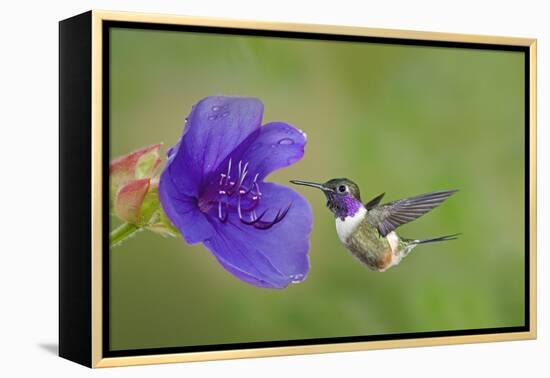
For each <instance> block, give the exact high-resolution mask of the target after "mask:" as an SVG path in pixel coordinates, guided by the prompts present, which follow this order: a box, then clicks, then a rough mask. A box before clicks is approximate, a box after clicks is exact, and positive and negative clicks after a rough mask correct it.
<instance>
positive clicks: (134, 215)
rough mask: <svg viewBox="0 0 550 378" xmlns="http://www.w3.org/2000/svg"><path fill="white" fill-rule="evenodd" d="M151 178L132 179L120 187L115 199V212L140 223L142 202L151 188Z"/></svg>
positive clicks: (127, 219)
mask: <svg viewBox="0 0 550 378" xmlns="http://www.w3.org/2000/svg"><path fill="white" fill-rule="evenodd" d="M149 181H150V180H149V179H148V178H145V179H141V180H134V181H130V182H129V183H127V184H126V185H124V186H123V187H121V188H120V190H119V191H118V192H117V194H116V199H115V206H114V208H115V214H116V215H117V216H118V217H119V218H120V219H122V220H125V221H126V222H128V223H132V224H139V220H140V212H141V204H142V203H143V199H144V198H145V195H146V194H147V191H148V190H149Z"/></svg>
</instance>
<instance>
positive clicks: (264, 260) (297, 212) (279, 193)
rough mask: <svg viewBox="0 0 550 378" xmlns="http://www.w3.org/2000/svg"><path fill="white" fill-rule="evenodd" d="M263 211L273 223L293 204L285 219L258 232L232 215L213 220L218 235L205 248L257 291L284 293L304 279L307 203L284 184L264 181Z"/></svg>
mask: <svg viewBox="0 0 550 378" xmlns="http://www.w3.org/2000/svg"><path fill="white" fill-rule="evenodd" d="M261 188H262V200H261V202H260V206H259V207H258V209H257V210H258V212H259V213H261V212H263V211H264V210H267V213H266V215H265V220H268V221H269V220H272V219H273V218H274V217H275V216H276V214H277V211H278V210H280V209H285V208H287V207H288V205H289V204H291V207H290V210H289V211H288V213H287V214H286V216H285V218H284V219H283V220H282V221H281V222H279V223H277V224H275V225H274V226H273V227H271V228H269V229H264V230H260V229H257V228H255V227H253V226H250V225H245V224H243V223H242V222H240V220H239V218H238V217H237V215H236V214H232V216H231V217H229V219H228V220H227V221H226V222H225V223H222V222H219V221H218V220H217V219H213V221H212V224H214V226H215V229H216V233H215V234H213V235H212V237H211V238H209V239H207V240H205V242H204V244H205V245H206V247H207V248H208V249H210V251H212V253H213V254H214V255H215V256H216V258H217V259H218V261H219V262H220V263H221V264H222V265H223V267H224V268H225V269H227V270H228V271H229V272H230V273H232V274H233V275H235V276H237V277H238V278H240V279H241V280H243V281H245V282H247V283H250V284H252V285H255V286H259V287H270V288H277V289H282V288H285V287H286V286H288V285H289V284H290V283H292V282H300V281H302V280H304V279H305V277H306V275H307V273H308V271H309V257H308V255H307V252H308V250H309V234H310V233H311V225H312V212H311V207H310V206H309V204H308V202H307V201H306V200H305V199H304V198H303V197H302V196H301V195H300V194H298V193H297V192H295V191H293V190H292V189H290V188H287V187H285V186H281V185H277V184H272V183H264V184H262V186H261Z"/></svg>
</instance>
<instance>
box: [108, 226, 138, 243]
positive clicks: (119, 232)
mask: <svg viewBox="0 0 550 378" xmlns="http://www.w3.org/2000/svg"><path fill="white" fill-rule="evenodd" d="M139 230H140V228H139V227H138V226H136V225H135V224H130V223H122V224H121V225H120V226H118V227H117V228H115V229H114V230H113V231H111V234H110V235H109V246H110V247H111V248H113V247H116V246H117V245H119V244H120V243H122V242H123V241H124V240H126V239H128V238H129V237H130V236H132V235H134V234H135V233H136V232H138V231H139Z"/></svg>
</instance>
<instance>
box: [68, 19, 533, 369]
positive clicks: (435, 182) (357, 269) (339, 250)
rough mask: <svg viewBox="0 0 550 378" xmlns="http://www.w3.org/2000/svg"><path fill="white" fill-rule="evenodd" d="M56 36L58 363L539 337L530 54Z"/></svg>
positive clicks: (461, 44) (308, 32)
mask: <svg viewBox="0 0 550 378" xmlns="http://www.w3.org/2000/svg"><path fill="white" fill-rule="evenodd" d="M59 35H60V55H59V61H60V65H59V70H60V83H59V85H60V109H59V114H60V238H59V240H60V247H59V264H60V265H59V267H60V269H59V303H60V306H59V322H60V326H59V354H60V356H62V357H64V358H67V359H70V360H72V361H75V362H77V363H80V364H83V365H86V366H89V367H108V366H121V365H138V364H149V363H167V362H182V361H200V360H210V359H229V358H242V357H256V356H276V355H288V354H305V353H322V352H336V351H351V350H365V349H379V348H393V347H409V346H428V345H442V344H455V343H472V342H487V341H504V340H519V339H531V338H535V337H536V307H535V306H536V303H535V299H536V296H535V293H536V291H535V282H536V281H535V274H536V271H535V268H536V262H535V249H536V246H535V240H536V238H535V236H536V219H535V215H536V192H535V189H536V185H535V183H536V182H535V180H536V168H535V163H536V162H535V158H536V134H535V124H536V41H535V40H534V39H524V38H511V37H489V36H475V35H459V34H442V33H432V32H416V31H401V30H382V29H370V28H358V27H344V26H328V25H305V24H304V25H300V24H284V23H267V22H255V21H235V20H222V19H210V18H196V17H182V16H168V15H150V14H134V13H115V12H105V11H90V12H87V13H84V14H81V15H78V16H75V17H73V18H70V19H67V20H64V21H61V22H60V34H59ZM380 193H382V194H380Z"/></svg>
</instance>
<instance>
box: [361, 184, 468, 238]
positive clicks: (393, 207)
mask: <svg viewBox="0 0 550 378" xmlns="http://www.w3.org/2000/svg"><path fill="white" fill-rule="evenodd" d="M455 192H457V190H443V191H439V192H431V193H426V194H420V195H418V196H415V197H410V198H405V199H401V200H397V201H393V202H389V203H386V204H384V205H380V206H375V207H373V208H372V209H370V210H369V209H368V208H367V210H369V211H367V221H368V222H369V223H370V224H371V225H372V226H374V227H376V228H378V231H379V232H380V235H382V236H386V235H387V234H389V233H390V232H392V231H393V230H395V229H396V228H397V227H399V226H401V225H402V224H405V223H409V222H410V221H413V220H415V219H416V218H418V217H420V216H421V215H424V214H426V213H427V212H428V211H430V210H432V209H433V208H435V207H437V206H439V205H441V203H442V202H443V201H445V200H446V199H447V198H449V197H450V196H451V195H453V194H454V193H455ZM379 197H380V196H379ZM377 198H378V197H377ZM377 198H375V199H373V200H371V201H370V202H369V204H370V203H371V202H373V201H375V200H376V199H377ZM380 199H381V197H380ZM378 201H379V200H378Z"/></svg>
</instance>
